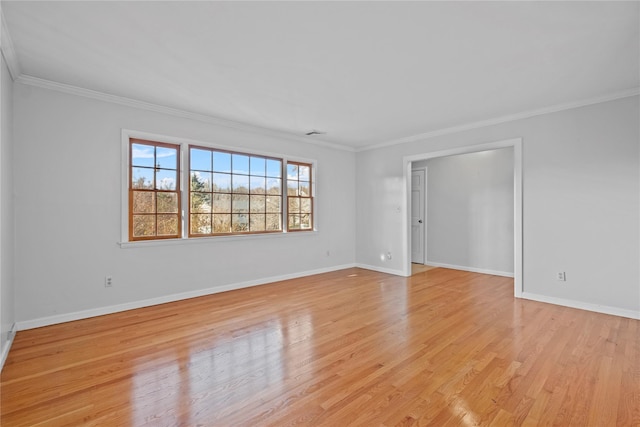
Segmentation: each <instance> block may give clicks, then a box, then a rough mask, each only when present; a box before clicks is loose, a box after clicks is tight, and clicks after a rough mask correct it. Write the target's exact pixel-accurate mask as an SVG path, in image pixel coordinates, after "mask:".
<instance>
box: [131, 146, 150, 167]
mask: <svg viewBox="0 0 640 427" xmlns="http://www.w3.org/2000/svg"><path fill="white" fill-rule="evenodd" d="M154 153H155V147H154V146H153V145H145V144H131V165H133V166H147V167H151V168H152V167H154V164H153V162H154V161H155V155H154Z"/></svg>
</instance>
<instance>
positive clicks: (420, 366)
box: [0, 268, 640, 427]
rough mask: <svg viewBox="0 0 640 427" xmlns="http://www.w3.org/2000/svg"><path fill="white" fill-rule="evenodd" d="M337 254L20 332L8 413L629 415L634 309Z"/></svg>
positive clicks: (201, 417)
mask: <svg viewBox="0 0 640 427" xmlns="http://www.w3.org/2000/svg"><path fill="white" fill-rule="evenodd" d="M512 295H513V282H512V280H511V279H508V278H504V277H497V276H489V275H483V274H476V273H470V272H463V271H455V270H447V269H443V268H436V269H432V270H429V271H426V272H423V273H420V274H416V275H414V276H412V277H410V278H402V277H396V276H390V275H386V274H383V273H377V272H372V271H367V270H362V269H356V268H354V269H348V270H341V271H337V272H333V273H327V274H321V275H317V276H311V277H306V278H301V279H295V280H289V281H284V282H278V283H274V284H269V285H264V286H259V287H254V288H248V289H242V290H237V291H232V292H225V293H221V294H216V295H210V296H206V297H201V298H194V299H190V300H185V301H180V302H175V303H170V304H164V305H159V306H155V307H148V308H144V309H138V310H132V311H128V312H123V313H117V314H112V315H108V316H102V317H97V318H92V319H87V320H81V321H77V322H70V323H66V324H61V325H55V326H50V327H46V328H40V329H34V330H29V331H22V332H19V333H18V334H17V336H16V338H15V341H14V344H13V347H12V349H11V352H10V354H9V357H8V359H7V362H6V365H5V367H4V370H3V372H2V376H1V382H0V392H1V397H0V399H1V400H0V404H1V420H0V421H1V424H2V426H3V427H10V426H290V425H307V426H351V425H361V426H427V425H433V426H454V425H465V426H472V425H485V426H519V425H522V426H539V425H560V426H563V425H576V426H616V425H617V426H640V321H637V320H632V319H626V318H621V317H615V316H609V315H604V314H598V313H591V312H586V311H581V310H575V309H570V308H565V307H559V306H554V305H549V304H543V303H538V302H533V301H525V300H516V299H514V298H513V296H512Z"/></svg>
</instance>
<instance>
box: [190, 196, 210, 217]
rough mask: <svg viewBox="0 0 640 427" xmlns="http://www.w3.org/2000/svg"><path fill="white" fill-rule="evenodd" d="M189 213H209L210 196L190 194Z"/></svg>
mask: <svg viewBox="0 0 640 427" xmlns="http://www.w3.org/2000/svg"><path fill="white" fill-rule="evenodd" d="M191 212H193V213H211V194H210V193H191Z"/></svg>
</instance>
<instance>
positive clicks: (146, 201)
mask: <svg viewBox="0 0 640 427" xmlns="http://www.w3.org/2000/svg"><path fill="white" fill-rule="evenodd" d="M155 196H156V194H155V193H154V192H152V191H134V192H133V213H155V211H156V199H155Z"/></svg>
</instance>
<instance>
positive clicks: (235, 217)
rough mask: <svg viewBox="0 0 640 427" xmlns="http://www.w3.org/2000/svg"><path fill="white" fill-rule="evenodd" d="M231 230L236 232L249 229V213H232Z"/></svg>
mask: <svg viewBox="0 0 640 427" xmlns="http://www.w3.org/2000/svg"><path fill="white" fill-rule="evenodd" d="M231 230H232V231H233V232H234V233H237V232H241V231H249V215H247V214H232V215H231Z"/></svg>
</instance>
